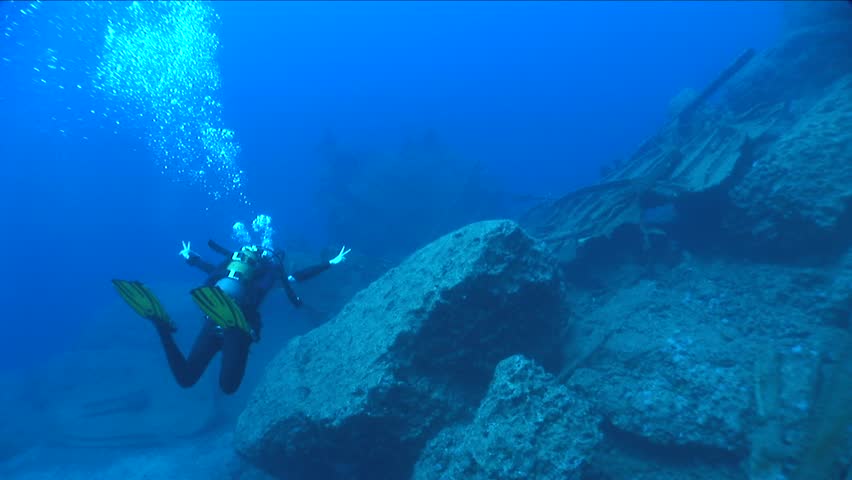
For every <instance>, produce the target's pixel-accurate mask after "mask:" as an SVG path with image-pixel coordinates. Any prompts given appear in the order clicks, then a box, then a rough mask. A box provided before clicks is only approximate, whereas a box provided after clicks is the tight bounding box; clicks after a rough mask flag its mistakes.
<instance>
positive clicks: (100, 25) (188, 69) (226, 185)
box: [0, 1, 248, 204]
mask: <svg viewBox="0 0 852 480" xmlns="http://www.w3.org/2000/svg"><path fill="white" fill-rule="evenodd" d="M2 12H3V15H2V23H0V28H2V31H3V38H2V44H0V46H2V49H0V51H2V52H3V53H2V55H3V57H2V59H1V60H0V62H2V63H3V64H5V65H6V66H12V65H17V66H21V65H28V64H32V71H33V81H34V82H35V83H36V84H37V85H39V86H41V87H42V88H45V89H47V90H48V91H47V92H45V94H46V95H50V96H51V98H56V99H57V100H59V101H58V102H57V107H56V110H55V111H53V112H51V119H52V120H53V122H54V124H55V125H56V129H57V131H58V133H59V134H61V135H69V134H73V129H74V126H75V125H83V124H86V125H90V124H91V123H92V122H97V123H98V124H99V126H100V127H101V128H110V129H112V130H113V132H115V133H116V134H118V133H119V129H122V133H126V132H135V133H138V136H139V138H140V139H141V140H142V141H143V142H144V143H145V144H146V145H147V147H148V149H149V150H150V152H151V153H152V156H153V158H154V160H155V161H156V162H157V165H158V166H159V168H160V169H161V170H162V172H163V173H164V174H165V175H167V177H168V178H169V179H171V180H174V181H178V182H186V183H189V184H191V185H194V186H197V187H200V188H201V189H203V191H204V192H206V193H207V194H209V195H210V196H212V197H213V198H214V199H222V198H237V199H238V200H239V201H240V202H242V203H246V204H247V203H248V200H247V199H246V196H245V194H244V192H243V171H242V170H240V168H239V166H238V163H237V157H238V156H239V152H240V147H239V144H238V143H237V141H236V139H235V137H234V132H233V131H232V130H229V129H227V128H224V125H223V122H222V105H221V103H219V101H218V100H217V94H218V90H219V87H220V74H219V68H218V65H217V63H216V60H215V55H216V52H217V50H218V48H219V40H218V36H217V35H216V33H215V27H216V26H217V23H218V21H219V17H218V15H216V13H215V12H214V11H213V9H212V8H211V6H210V5H208V4H206V3H203V2H195V1H184V2H100V1H99V2H9V3H7V4H6V5H5V6H4V8H3V10H2ZM72 105H73V107H72ZM84 105H85V106H87V108H85V109H81V106H84ZM80 139H81V140H84V141H85V140H87V138H86V137H82V136H81V137H80Z"/></svg>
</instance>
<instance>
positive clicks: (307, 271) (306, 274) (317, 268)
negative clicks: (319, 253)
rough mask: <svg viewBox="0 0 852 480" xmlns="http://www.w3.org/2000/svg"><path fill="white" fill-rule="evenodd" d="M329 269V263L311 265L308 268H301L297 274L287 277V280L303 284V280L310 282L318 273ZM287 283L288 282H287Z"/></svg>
mask: <svg viewBox="0 0 852 480" xmlns="http://www.w3.org/2000/svg"><path fill="white" fill-rule="evenodd" d="M329 268H331V264H330V263H321V264H319V265H313V266H310V267H308V268H303V269H301V270H299V271H297V272H293V274H292V275H290V276H289V277H287V280H289V281H290V282H304V281H305V280H310V279H312V278H314V277H316V276H317V275H319V274H320V273H322V272H324V271H326V270H328V269H329ZM288 283H289V282H288Z"/></svg>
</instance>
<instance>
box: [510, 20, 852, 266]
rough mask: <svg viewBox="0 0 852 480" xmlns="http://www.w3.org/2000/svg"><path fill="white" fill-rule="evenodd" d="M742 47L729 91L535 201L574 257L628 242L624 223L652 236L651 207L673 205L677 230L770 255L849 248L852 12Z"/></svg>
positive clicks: (691, 239)
mask: <svg viewBox="0 0 852 480" xmlns="http://www.w3.org/2000/svg"><path fill="white" fill-rule="evenodd" d="M846 7H847V8H846V10H847V11H849V10H852V9H849V8H848V5H847V6H846ZM741 58H751V60H749V61H748V62H745V63H744V62H735V65H739V64H741V63H744V66H742V67H741V68H740V70H737V71H736V72H735V73H734V74H733V75H731V76H730V79H729V81H727V82H726V83H725V89H724V90H723V91H721V92H719V96H720V98H719V101H718V102H707V103H705V104H700V105H698V106H697V107H696V108H694V109H693V110H692V111H691V113H690V114H689V115H687V116H684V115H683V114H681V115H680V116H675V117H673V118H672V119H671V120H670V121H669V122H668V123H667V124H666V125H664V126H663V127H662V128H661V129H660V131H659V132H658V133H657V134H656V135H654V136H653V137H651V138H649V139H648V140H647V141H646V142H645V143H644V144H643V145H642V146H641V147H640V148H639V149H638V150H637V151H636V152H635V153H634V155H633V156H632V157H631V158H630V159H629V160H628V161H626V162H625V163H624V164H623V165H621V166H619V167H618V168H615V169H613V171H612V172H611V173H610V174H609V175H607V176H606V177H605V178H604V179H603V180H602V182H601V183H600V184H598V185H593V186H590V187H587V188H584V189H581V190H578V191H576V192H572V193H570V194H568V195H566V196H565V197H563V198H561V199H559V200H557V201H555V202H553V203H551V204H545V205H541V206H539V207H537V208H535V209H533V210H531V211H530V212H528V213H527V214H526V215H525V216H524V217H523V218H522V219H521V224H522V225H523V226H524V228H526V229H527V230H528V231H529V232H530V233H531V234H532V235H533V236H535V237H536V238H540V239H542V240H543V241H545V242H546V243H547V244H548V246H549V248H550V249H551V250H552V252H553V254H554V255H556V256H557V257H559V258H560V260H562V261H564V262H574V261H575V260H578V259H580V260H582V257H584V256H588V253H593V252H595V251H598V250H599V249H600V248H602V249H604V250H614V249H616V248H615V247H613V245H611V244H610V242H611V241H612V239H613V238H614V237H615V236H617V234H618V233H619V232H624V231H630V232H632V231H634V230H640V232H641V233H642V235H633V238H635V239H636V240H632V241H633V242H634V243H635V242H641V241H642V240H643V239H644V241H645V242H646V243H647V238H648V233H649V232H648V229H647V225H646V223H647V222H646V219H645V218H644V213H645V212H647V211H648V210H649V209H653V208H655V207H658V206H660V205H672V206H674V207H675V209H676V211H677V212H678V215H677V218H678V222H676V223H675V224H674V225H672V226H671V227H670V228H669V229H668V230H669V233H672V234H673V236H676V237H678V238H677V240H678V241H680V242H681V243H684V244H687V243H688V244H692V245H697V244H705V245H706V244H709V245H710V247H711V248H716V247H719V246H724V248H726V249H727V250H729V251H733V252H736V253H737V254H745V255H744V256H748V257H751V258H759V259H761V260H765V259H772V260H784V259H788V258H790V257H791V256H796V255H800V254H801V252H803V251H821V252H822V253H824V254H825V255H826V256H828V255H834V256H836V255H838V254H840V253H841V252H842V248H844V246H845V245H848V244H849V243H850V242H852V14H850V15H847V16H846V17H843V18H838V19H837V21H834V22H831V23H826V24H820V25H818V26H814V27H811V28H806V29H803V30H800V31H797V32H795V33H793V34H791V35H789V36H787V37H786V38H785V39H784V40H783V41H782V42H780V43H779V44H778V46H777V47H775V48H772V49H769V50H767V51H765V52H761V53H760V54H757V55H754V56H753V58H752V57H749V56H748V55H747V56H746V57H741ZM698 231H701V234H699V235H695V232H698ZM596 246H597V247H599V248H595V247H596Z"/></svg>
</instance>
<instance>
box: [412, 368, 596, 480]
mask: <svg viewBox="0 0 852 480" xmlns="http://www.w3.org/2000/svg"><path fill="white" fill-rule="evenodd" d="M599 421H600V418H599V417H598V415H596V414H594V413H592V412H591V408H590V405H589V403H588V402H586V401H585V400H583V399H581V398H579V397H577V396H576V395H574V394H572V393H571V392H569V391H568V389H567V388H565V387H564V386H562V385H559V384H558V383H556V382H555V380H554V378H553V377H552V376H551V375H549V374H547V373H546V372H545V371H544V370H543V369H542V368H541V367H539V366H538V365H536V364H535V362H532V361H530V360H529V359H527V358H524V357H523V356H520V355H515V356H512V357H509V358H507V359H506V360H503V361H502V362H500V363H499V364H498V365H497V370H496V372H495V373H494V380H493V381H492V382H491V387H490V388H489V389H488V394H487V395H486V396H485V398H484V399H483V400H482V404H481V405H480V407H479V410H477V412H476V416H475V417H474V419H473V422H472V423H470V424H469V425H462V426H453V427H449V428H447V429H446V430H444V431H442V432H441V433H440V434H438V436H436V437H435V438H434V439H433V440H432V441H430V442H429V445H428V446H427V447H426V449H425V450H424V452H423V455H422V456H421V457H420V460H419V461H418V462H417V466H416V468H415V472H414V476H413V477H412V478H413V479H414V480H430V479H446V478H465V479H469V480H476V479H483V480H486V479H487V480H508V479H517V480H525V479H530V478H535V479H539V480H550V479H553V480H571V479H580V478H582V477H581V472H582V467H583V465H584V463H585V461H586V458H587V457H588V456H589V454H590V453H591V452H592V450H593V449H594V448H595V447H596V446H597V444H598V442H599V441H600V439H601V432H600V430H599V429H598V423H599Z"/></svg>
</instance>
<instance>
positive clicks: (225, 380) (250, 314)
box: [157, 243, 331, 394]
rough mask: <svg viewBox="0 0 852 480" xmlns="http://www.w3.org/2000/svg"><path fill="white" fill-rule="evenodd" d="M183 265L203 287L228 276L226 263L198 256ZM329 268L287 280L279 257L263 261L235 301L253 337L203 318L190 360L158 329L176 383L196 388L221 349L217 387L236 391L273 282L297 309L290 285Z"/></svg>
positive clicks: (321, 267) (303, 272)
mask: <svg viewBox="0 0 852 480" xmlns="http://www.w3.org/2000/svg"><path fill="white" fill-rule="evenodd" d="M211 247H213V248H214V249H215V250H217V251H219V252H220V253H225V254H227V255H228V257H229V258H230V254H231V253H230V252H227V251H226V250H224V249H221V250H220V249H219V248H216V247H215V244H212V243H211ZM186 263H187V264H189V265H191V266H193V267H196V268H198V269H200V270H202V271H204V272H205V273H207V275H208V277H207V280H206V281H205V282H204V284H205V285H215V284H216V282H218V281H219V280H221V279H222V278H224V277H225V276H226V275H227V270H226V268H225V266H226V265H227V263H228V261H226V262H225V263H223V264H221V265H214V264H212V263H208V262H206V261H204V260H202V259H201V257H199V256H198V255H190V257H189V258H188V259H187V261H186ZM330 266H331V265H330V264H328V263H324V264H320V265H315V266H312V267H308V268H306V269H303V270H299V271H298V272H294V273H293V274H292V276H291V277H288V275H287V274H286V272H285V271H284V267H283V264H282V263H281V261H280V259H279V258H277V257H274V256H273V257H266V258H264V259H263V260H262V263H261V265H260V266H259V267H258V269H259V270H258V271H257V272H256V274H255V277H254V278H253V280H252V281H251V283H250V284H249V285H248V286H247V289H248V291H247V295H246V298H245V299H243V300H242V301H241V302H238V303H240V307H242V309H243V314H244V315H245V317H246V320H247V321H248V323H249V324H250V325H251V327H252V329H253V330H254V332H253V333H254V336H252V335H249V334H248V333H246V332H245V331H243V330H240V329H238V328H221V327H219V326H217V325H216V324H215V323H213V322H212V321H211V320H210V319H207V318H205V321H204V325H203V326H202V327H201V331H200V332H199V333H198V336H197V337H196V339H195V343H194V344H193V345H192V350H191V351H190V352H189V357H184V356H183V353H181V351H180V348H179V347H178V346H177V344H176V343H175V341H174V338H173V337H172V332H171V331H170V330H168V329H165V328H158V329H157V330H158V332H159V334H160V340H161V341H162V343H163V348H164V349H165V351H166V358H167V360H168V362H169V367H170V368H171V370H172V373H173V374H174V376H175V379H176V380H177V383H178V384H179V385H180V386H182V387H185V388H188V387H191V386H193V385H195V383H196V382H198V379H199V378H201V375H202V374H203V373H204V370H205V369H207V365H208V364H209V363H210V360H212V359H213V356H214V355H216V353H217V352H219V351H220V350H221V351H222V369H221V371H220V372H219V386H220V387H221V388H222V391H223V392H225V393H228V394H231V393H234V392H236V391H237V389H238V388H239V386H240V383H241V382H242V380H243V375H244V374H245V370H246V361H247V360H248V353H249V347H250V346H251V344H252V342H253V341H254V340H256V339H258V338H259V335H260V328H261V321H260V313H259V312H258V309H259V307H260V304H261V303H262V302H263V299H264V298H265V297H266V294H267V293H269V291H270V290H272V288H273V287H274V286H275V285H276V282H279V281H280V282H282V283H283V287H284V289H285V291H286V292H287V296H288V298H289V299H290V301H291V302H292V303H293V305H295V306H296V307H298V306H300V305H301V302H302V301H301V300H300V299H299V297H298V296H296V294H295V293H294V292H293V290H292V287H291V286H290V282H291V281H302V280H307V279H309V278H312V277H315V276H316V275H319V274H320V273H322V272H324V271H326V270H328V268H329V267H330Z"/></svg>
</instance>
